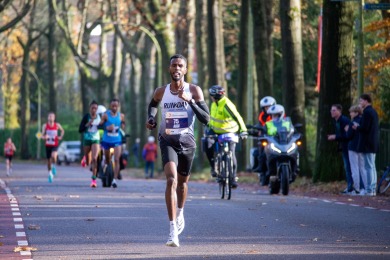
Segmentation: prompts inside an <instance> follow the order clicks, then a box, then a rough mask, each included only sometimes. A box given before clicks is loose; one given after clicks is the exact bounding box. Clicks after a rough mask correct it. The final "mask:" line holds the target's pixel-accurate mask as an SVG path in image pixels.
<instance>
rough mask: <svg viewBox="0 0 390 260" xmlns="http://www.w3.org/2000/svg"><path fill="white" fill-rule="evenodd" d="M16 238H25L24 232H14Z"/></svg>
mask: <svg viewBox="0 0 390 260" xmlns="http://www.w3.org/2000/svg"><path fill="white" fill-rule="evenodd" d="M16 236H17V237H25V236H26V232H16Z"/></svg>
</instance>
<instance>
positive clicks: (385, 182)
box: [377, 165, 390, 194]
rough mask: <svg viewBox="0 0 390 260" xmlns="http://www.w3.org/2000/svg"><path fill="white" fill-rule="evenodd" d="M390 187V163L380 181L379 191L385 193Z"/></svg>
mask: <svg viewBox="0 0 390 260" xmlns="http://www.w3.org/2000/svg"><path fill="white" fill-rule="evenodd" d="M389 188H390V165H388V166H387V167H386V169H385V170H384V172H383V175H382V177H381V179H380V180H379V182H378V188H377V193H379V194H384V193H385V192H386V191H387V190H388V189H389Z"/></svg>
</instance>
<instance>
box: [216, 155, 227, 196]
mask: <svg viewBox="0 0 390 260" xmlns="http://www.w3.org/2000/svg"><path fill="white" fill-rule="evenodd" d="M218 163H219V178H220V179H219V194H220V195H221V199H224V198H225V189H226V181H225V180H226V178H225V172H226V167H225V162H224V161H223V160H221V157H220V156H219V157H218Z"/></svg>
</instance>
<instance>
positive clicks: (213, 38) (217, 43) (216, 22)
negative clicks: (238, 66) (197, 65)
mask: <svg viewBox="0 0 390 260" xmlns="http://www.w3.org/2000/svg"><path fill="white" fill-rule="evenodd" d="M207 27H208V37H207V54H208V58H209V67H208V69H209V71H208V74H209V84H210V85H220V86H222V87H224V88H225V89H226V88H227V85H226V81H225V52H224V44H223V21H222V0H207ZM226 93H228V90H227V89H226Z"/></svg>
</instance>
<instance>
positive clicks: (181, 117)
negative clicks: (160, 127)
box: [165, 111, 188, 135]
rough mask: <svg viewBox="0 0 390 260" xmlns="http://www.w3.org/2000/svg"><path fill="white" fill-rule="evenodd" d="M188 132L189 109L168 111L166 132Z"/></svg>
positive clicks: (173, 133) (168, 133)
mask: <svg viewBox="0 0 390 260" xmlns="http://www.w3.org/2000/svg"><path fill="white" fill-rule="evenodd" d="M186 132H188V114H187V111H180V112H167V113H166V115H165V133H166V134H167V135H178V134H182V133H186Z"/></svg>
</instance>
